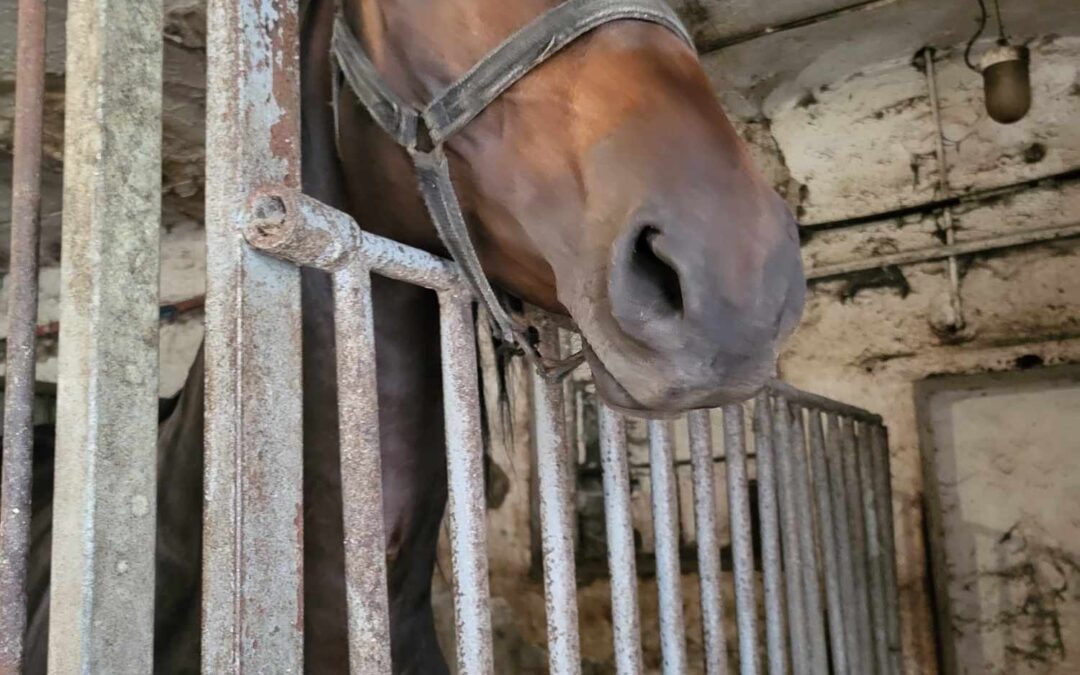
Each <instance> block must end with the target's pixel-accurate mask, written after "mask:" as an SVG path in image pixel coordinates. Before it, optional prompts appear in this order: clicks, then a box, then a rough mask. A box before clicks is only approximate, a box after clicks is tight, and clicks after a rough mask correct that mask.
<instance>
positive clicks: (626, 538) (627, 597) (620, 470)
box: [599, 403, 642, 675]
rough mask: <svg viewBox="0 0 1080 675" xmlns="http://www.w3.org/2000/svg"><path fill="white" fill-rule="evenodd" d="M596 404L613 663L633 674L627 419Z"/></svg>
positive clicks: (637, 646)
mask: <svg viewBox="0 0 1080 675" xmlns="http://www.w3.org/2000/svg"><path fill="white" fill-rule="evenodd" d="M599 408H600V463H601V465H602V466H603V470H604V518H605V525H606V528H607V548H608V570H609V571H610V573H611V623H612V631H613V633H614V636H613V637H614V643H615V668H616V672H618V673H619V674H620V675H637V674H639V673H641V671H642V662H641V625H640V619H639V618H638V598H637V562H636V559H635V552H634V523H633V519H632V516H631V513H630V469H629V461H628V459H627V455H626V421H625V420H624V419H623V418H622V416H620V415H619V414H618V413H616V412H614V411H613V410H611V409H610V408H608V407H607V406H606V405H604V404H603V403H601V404H600V405H599Z"/></svg>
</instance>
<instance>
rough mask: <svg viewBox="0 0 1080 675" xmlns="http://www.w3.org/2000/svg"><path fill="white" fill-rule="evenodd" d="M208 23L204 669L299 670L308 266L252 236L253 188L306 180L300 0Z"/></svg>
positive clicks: (219, 13)
mask: <svg viewBox="0 0 1080 675" xmlns="http://www.w3.org/2000/svg"><path fill="white" fill-rule="evenodd" d="M110 4H111V3H110ZM138 5H141V3H136V4H135V5H133V6H138ZM207 26H208V30H209V33H208V36H207V45H208V48H207V128H206V150H207V171H206V175H207V180H206V237H207V247H206V248H207V288H206V343H205V344H206V385H207V386H206V392H207V395H206V397H207V400H206V413H207V414H206V434H205V441H206V464H205V487H204V490H205V499H206V506H205V512H204V517H205V521H204V530H203V638H202V646H203V654H202V667H203V671H204V672H207V673H239V672H276V673H299V672H301V671H302V670H303V600H302V599H303V589H302V579H303V569H302V563H303V556H302V550H303V530H302V524H303V511H302V485H301V446H302V434H301V397H302V392H301V390H300V381H301V377H300V374H301V371H300V271H299V269H298V268H297V267H296V266H295V265H293V264H292V263H289V262H285V261H282V260H279V259H276V258H272V257H269V256H267V255H264V254H262V253H260V252H258V251H256V250H254V249H252V248H250V247H249V246H248V244H247V243H246V242H245V240H244V237H243V229H244V226H245V224H246V220H247V219H248V218H249V217H250V213H249V211H248V204H249V198H250V197H251V196H252V193H253V192H254V191H255V190H256V189H257V188H260V187H262V186H266V185H274V186H277V185H284V186H287V187H297V186H298V185H299V183H300V153H299V151H300V148H299V141H300V126H299V125H300V105H299V104H300V101H299V89H298V84H299V67H298V64H299V52H298V45H297V40H298V36H299V31H298V18H297V1H296V0H210V2H209V5H208V10H207ZM156 171H157V169H156V168H155V172H156ZM147 670H148V669H147Z"/></svg>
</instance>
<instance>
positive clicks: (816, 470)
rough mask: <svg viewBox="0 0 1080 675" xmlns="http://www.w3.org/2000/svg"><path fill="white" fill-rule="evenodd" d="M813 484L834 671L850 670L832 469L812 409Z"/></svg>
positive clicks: (816, 415) (815, 412)
mask: <svg viewBox="0 0 1080 675" xmlns="http://www.w3.org/2000/svg"><path fill="white" fill-rule="evenodd" d="M808 412H809V421H810V428H809V437H810V469H811V471H812V472H813V474H812V479H811V484H812V486H813V490H814V496H815V497H816V500H817V511H818V522H819V523H820V526H821V527H820V532H821V550H822V554H823V557H824V559H825V601H826V607H827V608H828V619H829V646H830V648H831V651H832V664H833V671H834V672H836V673H841V674H844V673H847V672H849V671H848V659H847V648H846V644H845V639H844V614H843V605H842V602H841V599H840V579H841V575H842V572H841V570H840V562H839V552H838V551H837V543H836V531H835V529H834V527H835V524H834V517H833V509H832V504H831V502H830V501H829V470H828V468H827V467H826V464H825V434H824V433H823V432H822V428H821V412H820V411H818V410H814V409H810V410H809V411H808Z"/></svg>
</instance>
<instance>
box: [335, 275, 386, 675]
mask: <svg viewBox="0 0 1080 675" xmlns="http://www.w3.org/2000/svg"><path fill="white" fill-rule="evenodd" d="M333 280H334V331H335V335H336V336H337V339H336V344H337V349H336V355H337V381H338V425H339V430H340V434H339V437H340V444H341V492H342V494H341V496H342V505H343V508H344V514H343V515H344V526H345V596H346V601H347V606H348V621H349V670H350V672H351V673H353V675H367V674H368V673H389V672H390V668H391V660H390V627H389V621H388V617H389V600H388V598H387V587H386V549H385V546H384V544H383V542H384V541H385V534H384V531H383V511H382V503H383V502H382V461H381V459H380V454H379V396H378V389H377V385H376V376H375V375H376V374H375V324H374V319H373V314H372V303H371V275H370V273H369V272H368V270H367V268H366V267H365V266H364V265H363V263H362V262H354V263H353V264H351V265H348V266H346V267H344V268H343V269H341V270H339V271H338V272H337V273H335V274H334V277H333Z"/></svg>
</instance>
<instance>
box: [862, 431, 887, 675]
mask: <svg viewBox="0 0 1080 675" xmlns="http://www.w3.org/2000/svg"><path fill="white" fill-rule="evenodd" d="M858 438H859V440H858V447H857V449H856V456H857V457H856V459H857V461H858V466H859V482H860V486H859V487H860V494H861V495H862V508H863V520H864V522H865V524H866V557H867V563H868V565H867V580H868V586H869V596H870V619H871V621H872V622H873V624H872V632H871V636H872V642H873V654H874V657H875V659H876V663H877V668H876V672H878V673H879V674H880V675H885V674H886V673H888V672H889V633H888V627H887V626H886V623H885V575H884V572H883V570H882V559H881V555H882V553H881V525H880V523H879V522H878V508H877V500H878V495H877V494H876V492H877V490H876V486H875V480H874V475H873V467H872V462H873V458H872V457H871V455H872V453H873V451H874V448H873V447H872V446H873V440H872V439H871V428H870V427H869V426H868V425H866V424H863V425H861V428H860V430H859V436H858Z"/></svg>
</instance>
